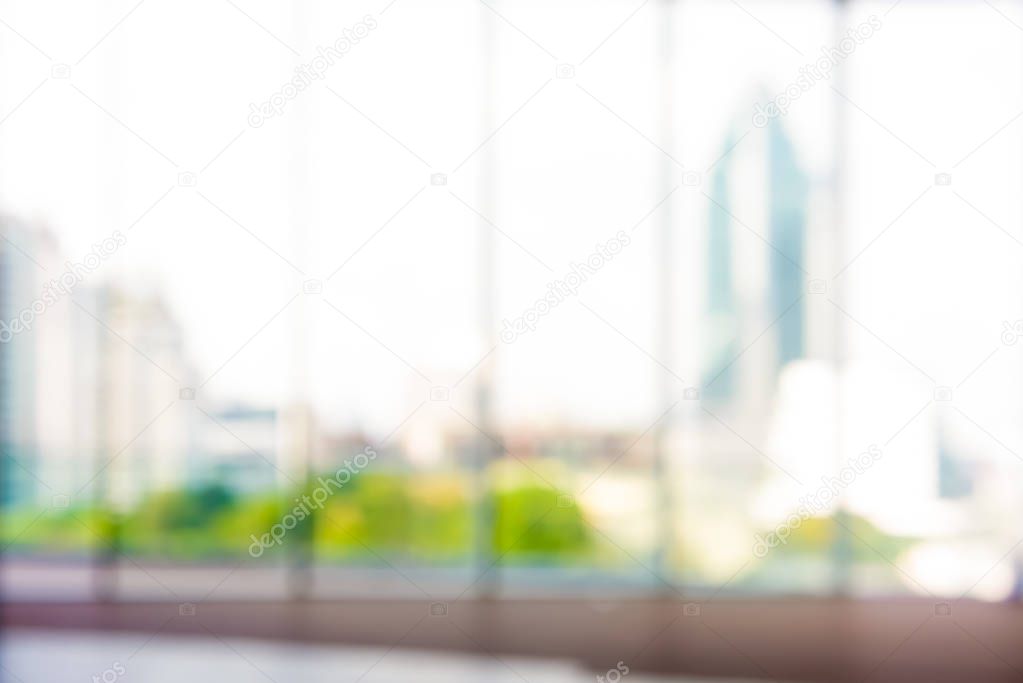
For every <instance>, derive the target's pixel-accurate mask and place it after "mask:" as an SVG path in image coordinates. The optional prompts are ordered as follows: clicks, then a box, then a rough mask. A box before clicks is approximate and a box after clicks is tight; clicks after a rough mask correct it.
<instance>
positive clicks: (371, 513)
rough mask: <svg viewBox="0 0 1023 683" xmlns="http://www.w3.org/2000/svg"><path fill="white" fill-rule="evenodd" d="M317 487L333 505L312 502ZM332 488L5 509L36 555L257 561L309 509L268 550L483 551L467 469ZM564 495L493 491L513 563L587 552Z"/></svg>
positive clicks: (386, 475)
mask: <svg viewBox="0 0 1023 683" xmlns="http://www.w3.org/2000/svg"><path fill="white" fill-rule="evenodd" d="M327 476H328V475H324V479H326V477H327ZM317 489H320V500H321V501H322V507H321V506H319V505H316V504H313V503H311V502H310V501H313V500H315V496H314V492H315V491H316V490H317ZM322 489H323V484H322V483H321V481H320V479H319V478H315V477H314V478H311V479H310V480H309V481H308V482H307V483H306V485H305V486H304V487H302V489H301V490H294V491H288V492H283V493H281V492H264V493H257V494H246V495H241V494H238V493H235V492H233V491H231V490H230V489H228V488H227V487H224V486H222V485H216V484H214V485H208V486H202V487H196V488H184V489H175V490H168V491H162V492H158V493H154V494H152V495H150V496H148V497H146V498H145V499H144V500H142V501H141V502H140V503H139V504H138V505H137V506H136V507H134V508H133V509H132V510H130V511H127V512H125V513H115V512H114V511H112V510H109V509H105V508H96V507H78V508H73V509H71V510H66V511H59V512H58V511H52V510H51V511H46V512H44V513H43V514H42V516H41V517H40V518H39V519H38V520H36V522H35V523H34V524H30V522H31V521H32V519H33V517H34V516H36V515H39V514H40V513H39V511H38V510H21V511H14V512H11V513H9V514H8V515H7V516H6V523H5V524H4V525H3V527H2V530H0V536H2V538H3V540H4V542H6V543H11V544H12V547H13V548H15V549H19V548H20V549H32V550H34V551H40V550H41V551H49V552H75V551H77V552H80V553H84V552H88V551H92V550H95V549H98V548H106V550H107V551H108V552H127V553H131V554H136V555H144V556H152V557H163V558H167V559H178V560H189V561H194V560H202V559H217V558H225V557H246V553H247V550H248V547H249V546H250V544H251V543H252V542H253V541H252V537H253V536H255V537H256V538H259V537H260V536H262V535H263V534H266V533H268V532H269V531H270V529H271V527H273V526H274V525H275V524H279V523H281V521H282V518H283V517H284V515H287V514H289V513H294V512H295V508H296V507H300V506H303V507H304V508H305V509H306V510H308V511H309V512H311V515H309V516H307V518H306V519H305V521H299V522H298V523H297V524H296V525H295V526H294V528H292V529H289V530H288V531H287V534H286V536H285V537H284V539H283V543H282V544H281V545H280V546H277V545H274V546H271V547H269V548H268V549H267V550H266V552H265V553H264V555H263V556H262V557H267V558H273V557H274V556H279V555H282V554H286V553H287V552H288V546H289V544H307V543H312V544H313V545H314V547H315V553H316V556H317V557H318V558H321V559H323V560H328V561H329V560H331V559H333V560H342V559H344V560H352V561H367V562H373V563H376V562H377V561H378V556H380V555H384V556H388V557H392V558H395V559H402V558H406V559H412V560H415V561H417V562H428V563H429V562H436V563H445V562H451V561H459V560H464V558H465V557H466V556H468V555H470V554H471V553H472V550H473V549H472V546H471V539H472V531H473V520H474V515H475V514H476V512H477V510H475V509H474V506H475V502H474V501H473V499H472V498H471V496H470V495H469V492H470V486H469V482H468V479H467V478H466V476H465V475H463V474H458V473H448V474H409V473H393V472H362V473H360V474H358V475H357V476H354V477H352V478H351V479H350V480H349V481H348V482H347V483H345V485H344V486H341V487H340V488H339V487H337V486H332V487H331V491H330V495H329V496H328V497H326V499H325V500H324V499H323V495H322ZM559 493H560V492H558V491H554V490H551V489H549V488H545V487H540V486H537V485H535V484H527V483H524V482H520V483H516V484H515V485H514V486H511V487H507V488H501V489H499V490H498V491H496V492H494V493H492V494H491V495H490V497H489V498H488V499H487V506H488V507H489V508H490V509H492V510H493V512H494V528H493V534H492V542H493V550H494V551H495V552H497V553H499V554H504V560H505V561H512V562H514V561H516V559H519V560H523V561H535V560H536V558H538V557H544V558H567V557H571V556H574V555H579V554H580V553H582V552H583V551H585V549H586V548H587V547H588V546H589V536H588V533H587V532H588V528H587V527H586V526H585V524H584V522H583V519H582V515H581V512H580V511H579V510H578V509H577V508H575V507H571V508H560V507H558V506H557V503H558V498H559ZM303 496H305V497H303ZM296 516H298V515H296ZM19 532H21V533H20V534H19Z"/></svg>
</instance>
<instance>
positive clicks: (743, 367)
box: [703, 119, 809, 403]
mask: <svg viewBox="0 0 1023 683" xmlns="http://www.w3.org/2000/svg"><path fill="white" fill-rule="evenodd" d="M755 136H758V137H759V138H760V139H756V138H755ZM737 143H738V144H737ZM723 149H724V150H725V154H724V155H723V158H722V159H721V160H720V161H719V162H717V165H716V166H715V169H714V172H713V174H712V176H711V179H710V197H711V200H712V201H711V202H709V208H708V216H707V225H708V234H707V242H706V244H707V252H706V253H707V274H706V282H707V294H706V297H707V304H706V312H707V321H708V326H707V330H706V337H705V347H704V348H706V349H707V353H706V356H705V358H706V360H705V366H704V382H703V385H704V386H703V396H704V399H705V400H709V401H714V402H719V403H727V402H730V401H732V400H735V399H736V398H737V397H738V394H739V393H741V392H743V391H746V390H745V389H743V388H742V387H740V386H739V384H740V378H741V379H742V383H743V384H747V385H749V391H754V389H752V387H755V386H761V385H763V386H765V387H773V385H774V382H775V380H776V379H777V377H778V374H779V373H780V371H781V369H782V368H783V367H784V366H785V364H787V363H789V362H791V361H793V360H796V359H799V358H802V357H804V356H805V348H806V315H805V306H804V302H803V301H802V299H801V297H802V295H803V292H804V291H805V278H806V276H805V273H804V270H803V269H804V261H805V254H806V225H807V215H806V212H807V201H808V198H809V182H808V179H807V176H806V173H805V172H804V171H803V170H802V168H801V167H800V166H799V163H798V161H797V159H796V154H795V148H794V145H793V143H792V140H791V139H790V138H789V136H788V135H787V134H786V132H785V129H784V127H783V125H782V124H781V122H780V121H779V120H778V119H772V120H771V121H770V122H769V123H768V124H767V126H766V127H765V128H764V129H762V130H759V131H753V132H751V133H749V134H748V135H747V137H746V139H744V140H742V141H739V140H737V138H736V135H735V133H734V132H729V134H728V136H727V138H726V139H725V141H724V145H723ZM740 220H741V221H743V223H745V225H743V224H740V223H739V221H740ZM748 229H750V230H753V231H755V232H758V233H759V234H760V235H761V236H762V237H763V238H764V240H766V241H767V242H769V244H764V243H763V242H762V241H760V240H757V239H756V238H755V237H754V236H753V235H748V234H747V230H748ZM764 254H766V255H767V256H766V263H765V262H764ZM772 323H773V324H772ZM768 328H769V329H768ZM765 329H767V330H768V331H767V332H766V333H765V334H763V338H758V336H759V335H760V334H761V333H762V332H763V330H765ZM754 339H756V340H757V347H758V348H756V349H753V350H750V351H749V352H744V351H743V349H744V348H746V346H747V345H748V344H750V342H752V341H753V340H754ZM737 358H738V359H739V360H738V361H736V359H737ZM765 383H766V384H765ZM753 398H754V400H762V398H763V397H762V396H760V397H753Z"/></svg>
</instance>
